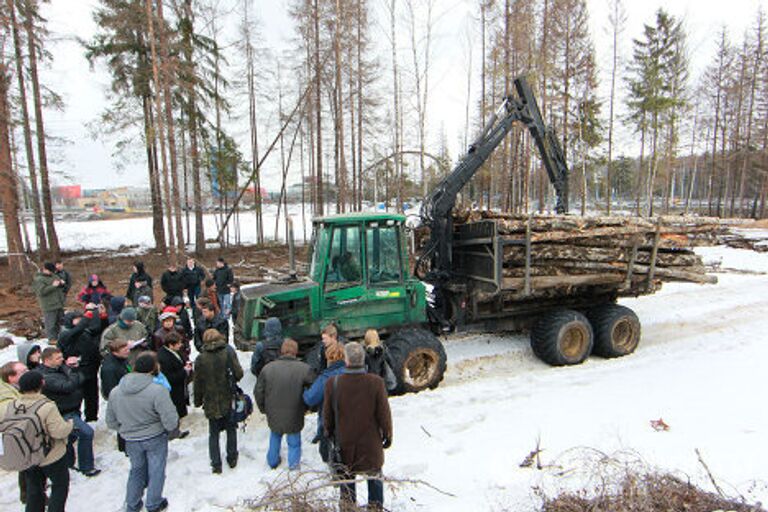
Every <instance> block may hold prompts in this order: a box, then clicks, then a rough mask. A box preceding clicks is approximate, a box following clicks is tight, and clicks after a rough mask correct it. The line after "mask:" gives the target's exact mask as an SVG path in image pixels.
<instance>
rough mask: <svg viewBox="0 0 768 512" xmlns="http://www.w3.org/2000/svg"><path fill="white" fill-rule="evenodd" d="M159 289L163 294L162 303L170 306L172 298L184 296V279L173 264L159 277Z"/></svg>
mask: <svg viewBox="0 0 768 512" xmlns="http://www.w3.org/2000/svg"><path fill="white" fill-rule="evenodd" d="M160 287H161V288H162V289H163V291H164V292H165V298H164V299H163V302H165V303H166V304H170V303H171V300H172V299H173V297H179V298H182V297H183V296H184V277H183V276H182V275H181V272H179V269H178V268H177V267H176V265H175V264H173V265H170V266H169V267H168V270H166V271H165V272H163V275H162V276H161V277H160Z"/></svg>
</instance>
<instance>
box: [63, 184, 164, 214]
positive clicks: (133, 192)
mask: <svg viewBox="0 0 768 512" xmlns="http://www.w3.org/2000/svg"><path fill="white" fill-rule="evenodd" d="M151 204H152V198H151V195H150V192H149V189H148V188H143V187H117V188H112V189H86V190H84V191H83V194H82V197H80V198H79V199H78V200H77V206H79V207H80V208H83V209H86V210H93V209H97V210H98V209H101V210H137V209H138V210H142V209H145V208H149V207H150V206H151Z"/></svg>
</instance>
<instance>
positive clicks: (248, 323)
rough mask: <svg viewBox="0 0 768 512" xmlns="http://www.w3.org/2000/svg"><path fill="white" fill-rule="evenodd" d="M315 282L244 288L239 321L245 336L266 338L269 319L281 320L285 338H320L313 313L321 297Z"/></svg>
mask: <svg viewBox="0 0 768 512" xmlns="http://www.w3.org/2000/svg"><path fill="white" fill-rule="evenodd" d="M319 289H320V288H319V285H318V284H317V283H315V282H314V281H300V282H292V283H268V284H257V285H251V286H244V287H243V288H241V290H240V293H241V294H242V297H243V314H242V315H240V317H239V318H238V322H239V323H241V328H242V333H243V335H244V336H245V337H246V338H247V339H250V340H257V339H260V338H261V337H262V332H261V331H262V330H263V329H264V322H265V321H266V319H267V318H269V317H276V318H279V319H280V322H281V323H282V325H283V335H284V336H288V337H294V338H304V337H307V336H311V335H316V332H315V331H316V330H317V329H318V327H317V326H316V325H315V323H316V322H314V319H313V315H312V311H313V310H314V309H315V308H313V306H316V304H317V301H318V300H319V299H318V295H319Z"/></svg>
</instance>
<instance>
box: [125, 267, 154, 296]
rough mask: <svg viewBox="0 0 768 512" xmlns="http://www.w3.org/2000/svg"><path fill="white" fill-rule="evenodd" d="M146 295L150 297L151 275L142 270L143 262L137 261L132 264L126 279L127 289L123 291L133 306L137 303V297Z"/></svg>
mask: <svg viewBox="0 0 768 512" xmlns="http://www.w3.org/2000/svg"><path fill="white" fill-rule="evenodd" d="M142 295H146V296H148V297H149V298H150V301H151V299H152V296H153V294H152V276H150V275H149V274H147V271H146V270H144V262H142V261H137V262H135V263H134V264H133V273H131V277H130V279H129V280H128V289H127V290H126V291H125V296H126V297H127V298H128V300H130V301H131V304H133V305H134V306H136V305H137V303H138V301H139V297H141V296H142Z"/></svg>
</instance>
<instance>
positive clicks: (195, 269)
mask: <svg viewBox="0 0 768 512" xmlns="http://www.w3.org/2000/svg"><path fill="white" fill-rule="evenodd" d="M181 277H182V279H183V280H184V288H185V289H186V290H187V297H189V300H190V301H193V302H194V301H195V300H196V299H197V297H198V296H199V295H200V283H201V282H203V280H205V270H203V269H202V268H200V267H199V266H198V265H197V262H196V261H195V258H191V257H190V258H187V265H186V266H185V267H184V268H183V269H182V270H181Z"/></svg>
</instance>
